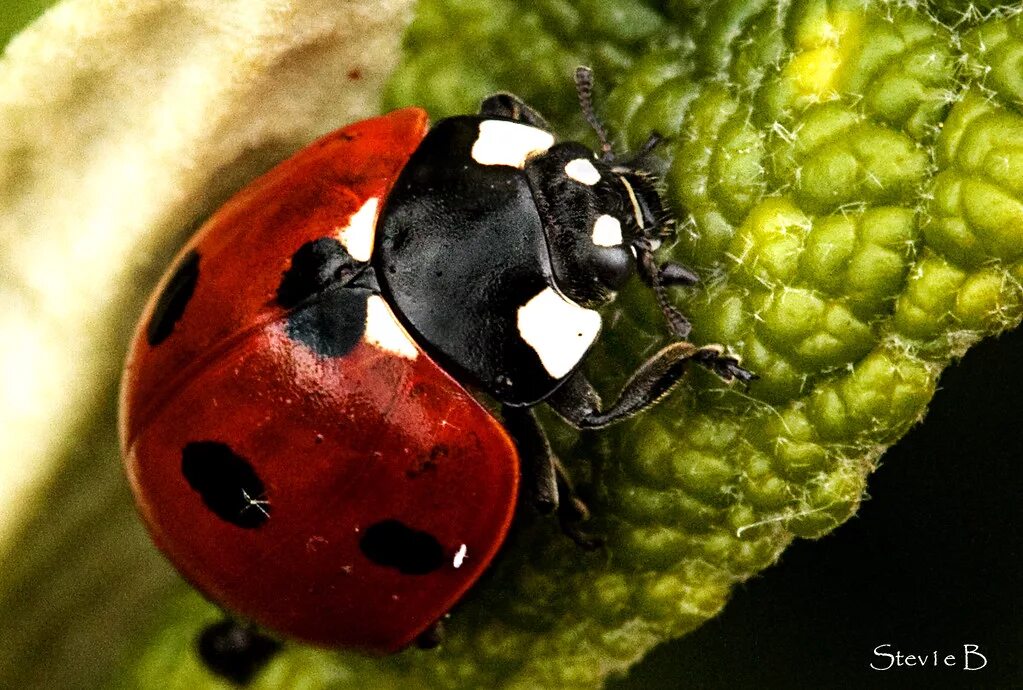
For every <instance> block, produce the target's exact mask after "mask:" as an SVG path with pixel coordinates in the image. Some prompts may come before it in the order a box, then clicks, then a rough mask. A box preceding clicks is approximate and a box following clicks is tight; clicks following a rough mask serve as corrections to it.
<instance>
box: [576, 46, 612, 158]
mask: <svg viewBox="0 0 1023 690" xmlns="http://www.w3.org/2000/svg"><path fill="white" fill-rule="evenodd" d="M575 90H576V93H578V94H579V106H580V107H581V108H582V111H583V117H585V118H586V122H588V123H589V125H590V127H592V128H593V131H594V132H596V133H597V138H598V139H600V160H602V161H604V162H605V163H610V162H611V161H613V160H614V157H615V155H614V152H613V151H612V150H611V142H610V141H608V138H607V129H605V128H604V124H603V123H602V122H601V121H600V118H598V117H597V113H596V111H594V109H593V70H592V69H590V68H589V67H585V66H580V67H576V68H575Z"/></svg>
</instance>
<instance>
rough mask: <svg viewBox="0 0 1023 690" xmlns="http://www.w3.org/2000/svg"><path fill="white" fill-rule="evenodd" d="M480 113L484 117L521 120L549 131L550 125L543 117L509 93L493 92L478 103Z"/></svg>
mask: <svg viewBox="0 0 1023 690" xmlns="http://www.w3.org/2000/svg"><path fill="white" fill-rule="evenodd" d="M480 115H482V116H484V117H501V118H507V119H509V120H515V121H516V122H523V123H525V124H527V125H532V126H533V127H537V128H539V129H542V130H544V131H546V132H549V131H551V126H550V125H549V124H547V121H546V120H544V119H543V116H541V115H540V113H538V112H536V111H535V110H533V109H532V108H531V107H529V106H528V105H526V103H525V102H524V101H523V100H522V99H521V98H519V97H518V96H516V95H515V94H511V93H495V94H494V95H493V96H490V97H489V98H486V99H485V100H484V101H483V102H482V103H480Z"/></svg>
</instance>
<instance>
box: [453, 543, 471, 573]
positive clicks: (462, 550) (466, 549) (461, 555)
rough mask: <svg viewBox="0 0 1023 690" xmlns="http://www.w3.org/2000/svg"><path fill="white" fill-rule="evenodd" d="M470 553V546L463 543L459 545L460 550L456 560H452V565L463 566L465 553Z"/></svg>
mask: <svg viewBox="0 0 1023 690" xmlns="http://www.w3.org/2000/svg"><path fill="white" fill-rule="evenodd" d="M467 553H469V547H468V546H466V545H465V544H462V545H461V546H459V547H458V552H457V553H456V554H455V560H454V561H452V562H451V565H453V566H455V567H456V568H461V567H462V564H463V563H465V555H466V554H467Z"/></svg>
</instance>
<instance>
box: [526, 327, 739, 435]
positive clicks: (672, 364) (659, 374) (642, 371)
mask: <svg viewBox="0 0 1023 690" xmlns="http://www.w3.org/2000/svg"><path fill="white" fill-rule="evenodd" d="M689 362H696V363H698V364H700V365H702V366H704V367H706V368H708V369H710V370H711V371H713V372H714V373H715V374H717V375H718V376H720V377H721V378H722V379H724V380H725V381H734V380H739V381H744V382H745V381H750V380H752V379H753V378H754V375H753V374H752V373H750V372H749V371H747V370H746V369H743V368H742V367H741V366H739V361H738V359H736V358H735V357H734V356H733V355H729V354H727V353H725V351H724V348H722V347H721V346H720V345H706V346H704V347H697V346H696V345H693V344H692V343H689V342H685V341H681V342H674V343H671V344H669V345H666V346H665V347H663V348H661V350H660V351H659V352H658V353H657V354H655V355H653V356H652V357H651V358H650V359H648V360H647V361H646V362H644V363H643V364H641V365H640V366H639V368H638V369H637V370H636V371H635V372H634V373H633V374H632V376H631V377H629V380H628V381H626V383H625V385H624V386H623V387H622V390H621V392H620V393H619V394H618V399H617V400H615V402H614V403H613V404H612V405H611V407H610V408H608V409H607V410H604V409H603V404H602V402H601V399H600V394H599V393H597V390H596V389H595V388H594V387H593V384H591V383H590V381H589V379H587V378H586V375H585V374H583V372H582V371H576V372H575V373H574V374H572V375H571V376H570V377H569V378H568V380H566V381H565V383H564V384H563V385H562V386H561V387H560V388H559V389H558V390H556V391H555V392H554V393H553V394H552V395H551V397H550V398H548V399H547V401H546V402H547V403H548V404H549V405H550V406H551V407H552V408H553V409H554V411H555V412H557V413H558V414H559V415H560V416H561V417H563V418H564V419H565V421H567V422H568V423H569V424H571V425H572V426H574V427H576V428H577V429H600V428H602V427H605V426H608V425H609V424H614V423H615V422H620V421H622V420H624V419H628V418H629V417H632V416H633V415H636V414H638V413H640V412H642V411H643V410H645V409H647V408H648V407H650V406H652V405H654V404H655V403H657V402H658V401H659V400H661V399H662V398H663V397H664V396H666V395H667V394H668V393H670V392H671V391H672V390H673V389H674V388H675V386H677V385H678V383H679V381H680V380H681V378H682V374H683V373H684V371H685V367H686V365H687V364H688V363H689Z"/></svg>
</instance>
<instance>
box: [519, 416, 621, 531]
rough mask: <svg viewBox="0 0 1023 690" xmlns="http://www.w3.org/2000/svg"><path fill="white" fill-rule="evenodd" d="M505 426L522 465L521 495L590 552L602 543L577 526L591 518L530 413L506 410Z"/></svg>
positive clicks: (542, 431)
mask: <svg viewBox="0 0 1023 690" xmlns="http://www.w3.org/2000/svg"><path fill="white" fill-rule="evenodd" d="M502 414H503V416H504V426H505V429H507V430H508V433H509V434H511V437H512V438H513V439H514V440H515V445H516V447H517V448H518V451H519V461H520V462H521V463H522V477H523V493H524V494H525V498H526V500H527V501H529V502H530V503H532V504H533V505H534V506H536V508H537V509H538V510H540V512H543V513H554V512H556V513H557V515H558V522H559V523H560V524H561V529H562V531H563V532H564V533H565V534H566V535H567V536H568V537H569V538H570V539H571V540H572V541H574V542H575V543H576V544H578V545H579V546H581V547H582V548H584V549H587V550H592V549H595V548H597V547H599V546H600V544H601V540H600V539H597V538H595V537H592V536H590V535H589V534H587V533H586V532H584V531H583V530H582V529H580V527H579V525H580V524H581V523H582V522H585V521H586V520H588V519H589V517H590V511H589V509H587V507H586V504H585V503H583V501H582V500H581V499H580V498H579V497H578V496H577V495H576V493H575V488H574V487H573V486H572V480H571V478H570V477H569V476H568V472H566V471H565V468H564V467H563V466H562V464H561V461H560V460H558V458H557V456H556V455H555V454H554V451H553V450H551V444H550V442H549V441H548V440H547V434H545V433H544V430H543V428H542V427H541V426H540V423H539V422H538V421H537V420H536V416H535V415H534V413H533V410H532V409H530V408H523V407H509V406H507V405H506V406H505V407H504V408H503V410H502Z"/></svg>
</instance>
